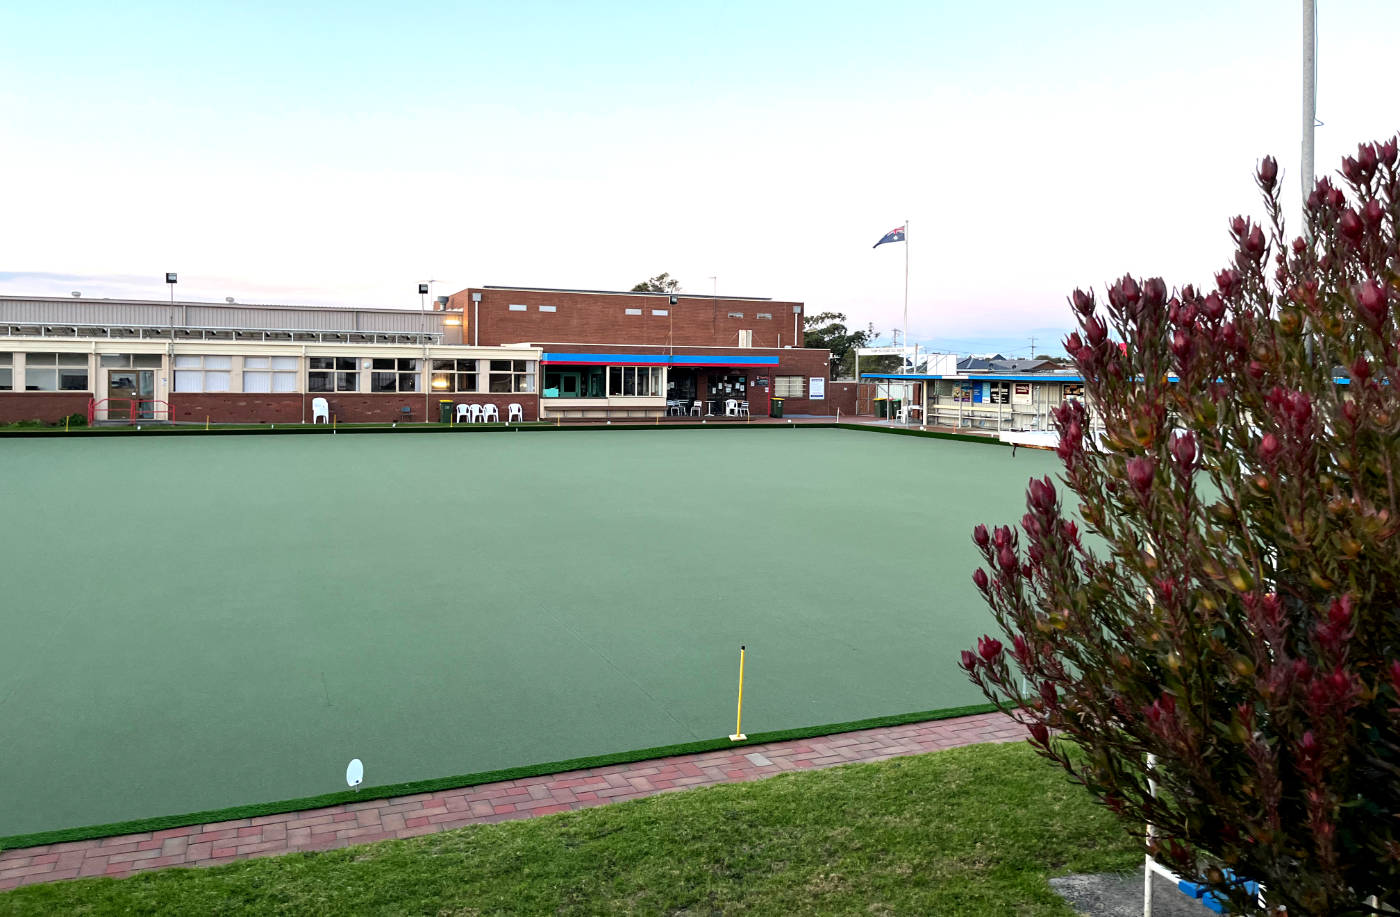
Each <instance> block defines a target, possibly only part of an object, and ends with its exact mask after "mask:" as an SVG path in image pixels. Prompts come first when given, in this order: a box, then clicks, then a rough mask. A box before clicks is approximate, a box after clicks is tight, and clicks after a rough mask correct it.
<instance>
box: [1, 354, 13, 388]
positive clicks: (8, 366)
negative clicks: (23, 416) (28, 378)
mask: <svg viewBox="0 0 1400 917" xmlns="http://www.w3.org/2000/svg"><path fill="white" fill-rule="evenodd" d="M14 365H15V355H14V354H12V353H0V392H8V391H10V390H11V389H13V388H14V387H15V370H14Z"/></svg>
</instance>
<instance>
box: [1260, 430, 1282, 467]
mask: <svg viewBox="0 0 1400 917" xmlns="http://www.w3.org/2000/svg"><path fill="white" fill-rule="evenodd" d="M1282 451H1283V443H1281V442H1280V441H1279V438H1278V437H1277V436H1275V435H1274V434H1272V433H1265V434H1264V438H1263V439H1261V440H1259V458H1260V459H1261V460H1262V461H1263V462H1264V464H1266V465H1272V464H1273V463H1274V459H1276V458H1278V454H1279V453H1280V452H1282Z"/></svg>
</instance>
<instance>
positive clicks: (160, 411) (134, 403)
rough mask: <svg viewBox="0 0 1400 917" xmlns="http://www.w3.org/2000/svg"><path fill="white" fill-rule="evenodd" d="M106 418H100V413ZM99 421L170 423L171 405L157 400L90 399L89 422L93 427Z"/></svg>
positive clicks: (88, 408)
mask: <svg viewBox="0 0 1400 917" xmlns="http://www.w3.org/2000/svg"><path fill="white" fill-rule="evenodd" d="M99 411H100V412H102V414H103V415H104V416H102V417H98V416H97V414H98V412H99ZM99 420H105V421H108V422H110V421H119V420H125V421H126V422H127V423H129V424H135V423H138V422H140V421H142V420H153V421H169V420H170V404H169V402H166V401H161V400H159V399H156V398H89V399H88V407H87V421H88V424H89V425H91V424H93V423H95V422H96V421H99Z"/></svg>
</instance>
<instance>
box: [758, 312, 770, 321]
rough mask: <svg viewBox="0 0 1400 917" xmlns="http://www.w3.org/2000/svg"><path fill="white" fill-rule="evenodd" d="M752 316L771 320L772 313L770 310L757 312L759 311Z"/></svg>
mask: <svg viewBox="0 0 1400 917" xmlns="http://www.w3.org/2000/svg"><path fill="white" fill-rule="evenodd" d="M754 318H766V319H768V320H770V321H771V320H772V318H773V313H772V312H759V313H757V314H755V315H754Z"/></svg>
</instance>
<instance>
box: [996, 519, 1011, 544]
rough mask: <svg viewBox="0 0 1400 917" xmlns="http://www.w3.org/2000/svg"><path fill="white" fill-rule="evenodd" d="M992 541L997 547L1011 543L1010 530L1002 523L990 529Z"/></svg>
mask: <svg viewBox="0 0 1400 917" xmlns="http://www.w3.org/2000/svg"><path fill="white" fill-rule="evenodd" d="M992 543H993V544H995V545H996V546H997V547H998V548H1004V547H1006V546H1007V545H1009V544H1011V530H1010V529H1008V528H1007V527H1006V526H1004V525H999V526H997V527H996V528H994V529H992Z"/></svg>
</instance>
